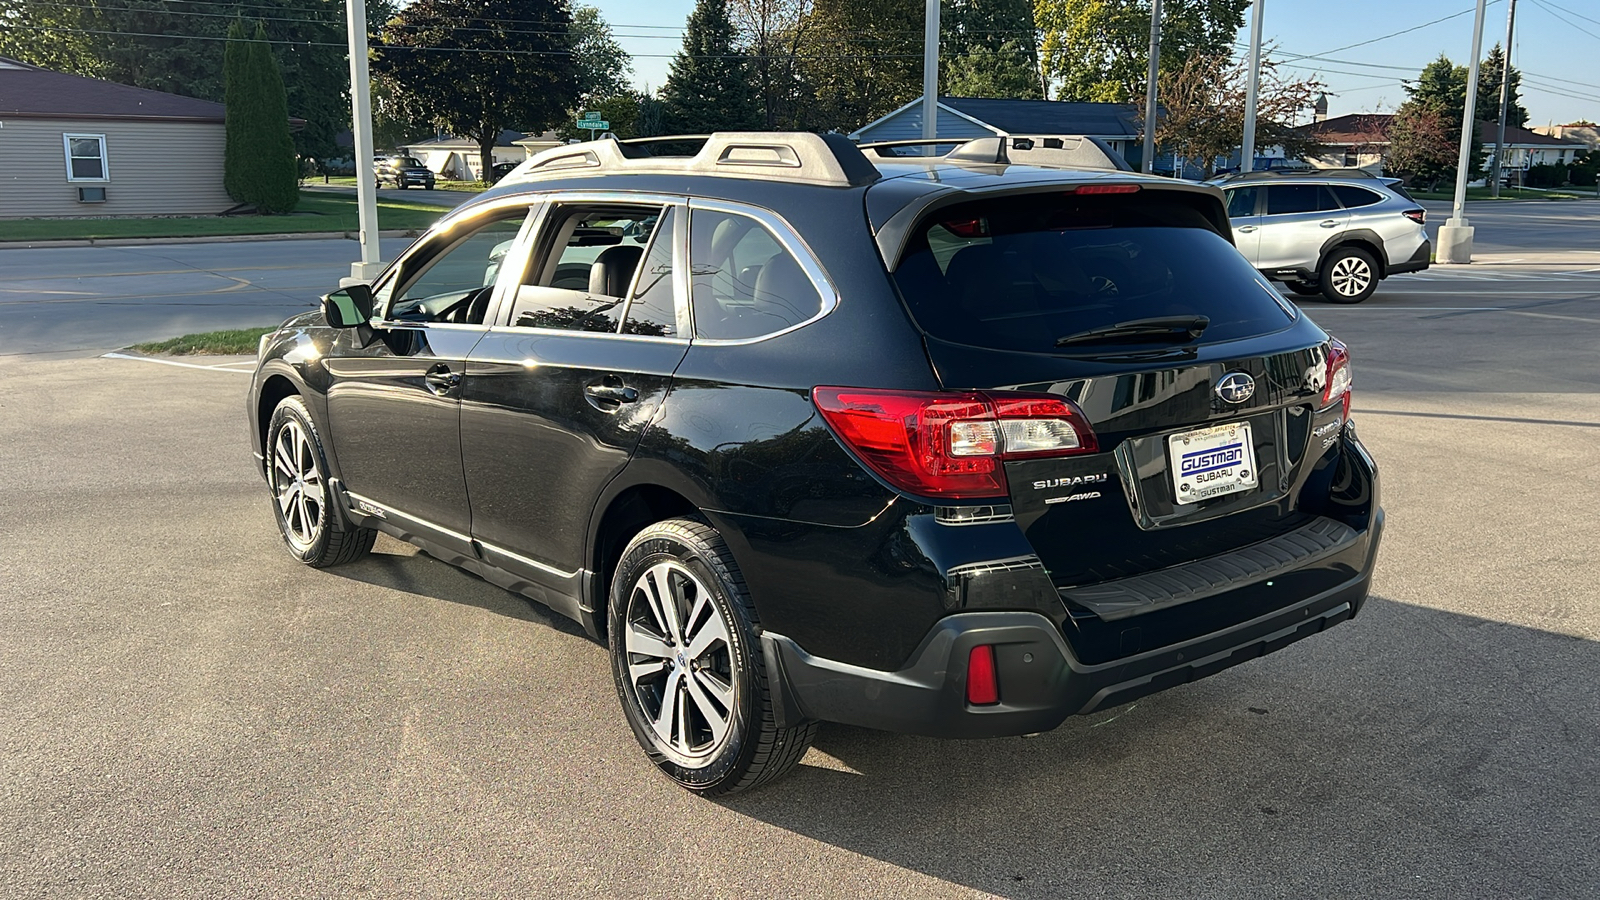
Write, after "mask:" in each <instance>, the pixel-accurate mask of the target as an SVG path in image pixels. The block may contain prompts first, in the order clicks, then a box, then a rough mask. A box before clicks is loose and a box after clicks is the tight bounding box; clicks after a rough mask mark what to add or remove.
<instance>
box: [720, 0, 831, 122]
mask: <svg viewBox="0 0 1600 900" xmlns="http://www.w3.org/2000/svg"><path fill="white" fill-rule="evenodd" d="M811 10H812V3H811V0H728V17H729V18H730V19H731V20H732V21H733V27H734V33H735V36H736V40H737V46H739V47H741V48H742V49H743V50H744V51H745V52H746V53H747V54H749V56H750V66H751V70H752V72H753V74H754V76H755V86H756V95H757V97H758V98H759V102H760V105H761V115H762V119H763V122H764V124H765V127H767V128H769V129H776V128H780V127H788V128H796V127H799V121H800V116H799V108H800V105H801V103H802V101H803V98H804V97H805V96H806V95H807V93H808V91H807V89H806V84H805V81H804V79H803V77H802V70H801V65H800V53H801V50H802V48H803V47H804V46H805V44H806V35H807V32H808V29H809V25H810V23H811Z"/></svg>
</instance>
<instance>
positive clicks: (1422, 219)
mask: <svg viewBox="0 0 1600 900" xmlns="http://www.w3.org/2000/svg"><path fill="white" fill-rule="evenodd" d="M1400 215H1402V216H1405V217H1406V218H1408V219H1410V220H1411V221H1413V222H1415V223H1417V224H1418V225H1426V224H1428V211H1427V210H1425V209H1408V210H1406V211H1404V212H1402V213H1400Z"/></svg>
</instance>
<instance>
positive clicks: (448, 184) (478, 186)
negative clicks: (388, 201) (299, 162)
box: [305, 175, 493, 193]
mask: <svg viewBox="0 0 1600 900" xmlns="http://www.w3.org/2000/svg"><path fill="white" fill-rule="evenodd" d="M323 183H324V182H323V180H322V178H321V177H320V176H317V175H313V176H311V177H310V178H307V179H306V180H305V184H310V185H317V184H323ZM326 183H327V184H330V185H337V186H340V187H355V186H356V177H355V176H354V175H329V176H328V180H327V182H326ZM437 184H438V188H439V189H440V190H446V191H474V192H477V193H482V192H483V191H486V190H488V189H489V188H491V187H493V185H489V184H484V183H483V182H481V181H451V180H450V179H448V178H443V177H441V178H439V179H438V182H437ZM383 188H384V190H394V185H392V184H386V185H384V186H383ZM407 190H419V191H420V190H424V189H423V188H407Z"/></svg>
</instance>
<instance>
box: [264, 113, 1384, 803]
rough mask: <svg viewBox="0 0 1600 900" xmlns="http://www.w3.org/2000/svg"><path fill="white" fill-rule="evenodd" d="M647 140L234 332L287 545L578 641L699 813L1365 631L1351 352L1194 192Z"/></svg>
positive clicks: (566, 165) (1076, 143)
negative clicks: (386, 547) (465, 590)
mask: <svg viewBox="0 0 1600 900" xmlns="http://www.w3.org/2000/svg"><path fill="white" fill-rule="evenodd" d="M675 140H676V141H677V142H678V143H680V144H683V143H689V144H690V146H691V150H690V152H688V154H687V155H679V156H674V155H668V154H651V153H650V152H648V150H649V149H650V148H653V149H656V150H658V151H659V150H660V148H661V144H660V143H659V142H657V143H654V144H641V143H630V142H620V141H616V140H614V139H610V140H599V141H593V142H588V143H582V144H575V145H568V146H563V147H559V148H555V149H552V150H549V151H546V152H545V153H543V154H540V155H539V156H537V157H534V158H533V159H532V160H530V161H529V162H528V163H527V164H525V167H524V168H522V169H520V170H519V171H518V172H517V173H516V174H513V175H510V176H508V177H506V178H505V179H503V180H502V181H501V183H500V184H499V185H498V186H496V187H494V188H491V189H490V190H488V191H486V192H484V194H483V195H481V196H480V197H478V198H476V199H474V200H472V201H470V202H468V203H467V204H464V205H463V206H461V207H460V208H458V209H456V210H453V211H451V212H449V213H447V214H446V215H445V216H444V217H443V218H442V219H441V220H440V221H439V222H438V223H437V224H436V225H435V226H434V227H433V228H431V229H430V230H429V231H428V232H427V233H426V234H424V235H423V236H422V237H420V238H419V239H417V241H416V242H415V243H413V244H412V245H411V247H409V248H408V249H407V250H406V251H404V252H403V253H402V254H401V255H400V257H399V258H398V259H397V260H396V261H395V262H394V263H392V264H391V265H390V266H389V267H388V268H387V269H386V270H385V271H384V273H383V274H382V275H380V276H379V277H378V278H377V280H376V281H375V282H373V284H372V285H371V286H370V287H369V286H367V285H354V286H351V287H347V288H344V289H341V290H338V291H334V292H333V293H330V294H328V295H327V296H326V297H325V298H324V299H323V304H322V307H321V309H320V310H318V311H314V312H307V313H305V314H302V315H299V316H296V317H294V318H292V319H290V320H288V321H286V322H285V323H283V325H282V326H280V327H279V328H278V329H277V330H276V331H275V332H273V333H272V334H270V335H268V336H266V337H264V338H263V339H262V342H261V349H260V352H259V354H258V362H257V368H256V371H255V373H254V376H253V378H252V380H251V386H250V390H249V395H248V398H247V400H246V404H245V413H246V416H247V420H248V424H249V432H250V435H251V441H252V443H253V445H254V450H255V455H256V459H257V464H258V467H259V471H260V474H261V475H262V476H263V477H264V479H265V480H266V483H267V487H268V489H269V493H270V496H271V503H272V509H273V512H274V515H275V517H276V522H277V526H278V528H279V530H280V532H281V535H282V538H283V541H284V544H285V546H286V547H287V548H288V550H289V552H290V553H291V554H292V555H293V557H294V558H295V559H297V560H300V561H301V562H303V563H305V564H307V565H310V566H314V567H322V566H333V565H342V564H348V563H354V562H355V561H356V560H358V559H360V558H361V557H362V556H363V555H364V554H366V553H367V552H368V551H369V550H370V549H371V548H372V546H373V541H374V538H375V536H376V534H377V533H378V532H380V531H381V532H385V533H387V534H390V535H392V536H394V537H396V538H399V539H401V540H405V541H409V542H411V543H413V544H416V545H417V546H419V547H422V548H423V549H424V550H426V551H427V553H428V554H429V555H431V556H434V557H436V558H438V559H440V560H444V561H446V562H449V563H452V564H454V565H457V566H460V567H462V568H464V569H466V570H468V571H471V572H474V573H476V574H478V575H479V576H481V577H482V578H484V579H486V580H488V581H490V582H492V583H495V584H498V585H501V586H503V587H505V588H507V589H509V590H512V591H516V592H518V593H521V594H522V595H524V596H526V597H528V598H531V599H532V600H535V601H537V602H539V603H542V604H545V605H546V606H548V607H550V608H551V609H553V610H555V611H556V612H559V613H561V614H563V615H565V616H568V617H571V618H572V619H574V620H575V621H577V622H578V623H580V625H581V626H582V628H583V629H584V631H585V632H586V633H587V634H589V635H590V636H592V637H594V638H595V639H597V640H601V641H604V642H605V643H606V644H607V646H608V649H609V654H610V661H611V668H612V675H613V681H614V684H615V688H616V694H617V697H618V700H619V702H620V705H621V707H622V714H623V716H624V718H625V719H626V721H627V723H628V725H629V727H630V728H631V729H632V731H633V733H634V735H635V737H636V738H637V739H638V742H639V744H640V746H641V747H642V748H643V750H644V753H645V755H646V756H647V757H648V759H650V760H651V762H653V763H654V764H655V765H656V766H657V767H658V768H659V769H660V770H661V771H662V772H663V773H665V774H666V775H667V776H669V777H670V778H672V779H673V780H675V781H676V782H677V783H678V784H680V785H682V786H683V787H685V788H688V789H690V790H692V791H696V792H699V793H703V794H707V795H712V794H725V793H731V792H735V791H742V790H747V789H750V788H753V787H756V786H758V785H761V784H763V783H766V782H768V781H770V780H771V779H773V778H776V777H778V776H779V775H781V774H782V773H783V772H784V771H786V770H788V769H789V768H791V767H792V766H794V765H795V764H796V763H797V762H798V760H799V759H800V757H801V756H802V755H804V753H805V752H806V748H807V746H808V745H809V744H810V742H811V740H812V737H813V735H814V734H815V731H816V729H817V727H818V723H819V722H842V723H846V724H850V725H857V726H864V727H870V728H878V729H885V730H890V731H899V732H907V733H913V734H923V735H933V736H939V737H946V738H980V737H996V736H1004V735H1021V734H1029V733H1033V732H1039V731H1044V730H1048V729H1051V728H1054V727H1056V726H1057V725H1059V724H1061V722H1062V721H1063V720H1064V719H1065V718H1066V717H1067V716H1070V715H1074V714H1082V713H1089V712H1094V711H1097V710H1103V709H1106V708H1108V707H1112V706H1116V705H1118V704H1122V703H1126V702H1128V701H1131V700H1133V699H1135V698H1138V697H1142V696H1145V695H1147V694H1150V693H1153V692H1155V691H1160V690H1164V689H1166V688H1169V687H1173V686H1176V685H1181V684H1184V683H1186V682H1189V681H1193V680H1195V679H1199V678H1203V677H1206V676H1208V675H1211V674H1213V673H1216V672H1218V671H1221V670H1223V669H1226V668H1229V667H1231V666H1234V665H1237V664H1240V663H1244V662H1247V661H1249V660H1252V659H1254V658H1256V657H1259V656H1261V655H1263V654H1266V653H1270V652H1273V651H1276V650H1278V649H1280V648H1282V647H1284V646H1287V645H1288V644H1290V643H1293V642H1295V641H1298V640H1301V639H1303V638H1307V637H1311V636H1313V635H1316V634H1318V633H1320V632H1321V631H1323V630H1325V629H1327V628H1329V627H1332V626H1334V625H1336V624H1339V623H1341V622H1343V621H1345V620H1346V619H1349V618H1351V617H1353V616H1355V615H1356V614H1357V613H1358V612H1359V611H1360V610H1361V608H1362V605H1363V603H1364V602H1365V600H1366V597H1367V591H1368V585H1369V583H1370V579H1371V577H1372V571H1373V566H1374V561H1375V558H1376V554H1377V549H1378V543H1379V539H1380V535H1381V531H1382V527H1383V510H1382V509H1381V507H1380V506H1379V485H1378V474H1377V467H1376V465H1375V463H1374V462H1373V460H1372V457H1371V456H1370V455H1369V454H1368V452H1367V450H1366V449H1365V447H1364V446H1363V445H1362V442H1361V440H1360V439H1359V438H1358V436H1357V434H1356V427H1355V424H1354V423H1353V422H1352V421H1351V419H1350V398H1351V395H1350V386H1351V371H1352V370H1351V363H1350V353H1349V351H1348V350H1347V348H1346V347H1345V346H1344V345H1343V344H1342V343H1340V342H1339V341H1338V340H1336V339H1334V338H1332V337H1331V336H1330V335H1328V334H1327V333H1326V332H1325V331H1323V330H1322V329H1321V328H1319V327H1318V326H1317V325H1316V324H1315V323H1314V322H1312V321H1311V319H1310V318H1308V317H1307V316H1306V315H1305V314H1304V313H1303V312H1302V311H1301V310H1300V309H1299V308H1297V307H1296V306H1295V305H1294V304H1293V303H1290V302H1289V301H1288V300H1287V299H1285V298H1284V297H1283V296H1282V295H1281V294H1279V293H1278V292H1277V291H1276V290H1275V289H1273V287H1272V285H1271V283H1270V282H1269V281H1267V279H1266V278H1264V277H1263V276H1262V275H1261V274H1260V273H1259V272H1257V271H1256V270H1255V269H1253V268H1251V266H1250V265H1249V264H1248V263H1246V262H1245V260H1244V259H1243V258H1242V257H1240V255H1239V254H1238V252H1237V251H1236V250H1235V249H1234V247H1233V245H1232V242H1231V234H1230V230H1229V227H1228V219H1227V215H1226V211H1225V209H1224V206H1223V202H1222V195H1221V193H1220V192H1219V191H1218V190H1217V189H1216V188H1213V187H1206V186H1202V185H1197V184H1192V183H1187V182H1179V181H1173V180H1171V179H1167V178H1157V177H1153V176H1144V175H1139V174H1136V173H1133V172H1129V171H1127V170H1126V163H1123V162H1122V161H1121V159H1120V157H1117V156H1116V155H1115V154H1114V153H1111V152H1110V151H1109V150H1108V149H1107V148H1106V147H1105V145H1104V144H1103V143H1100V142H1098V141H1096V140H1095V139H1092V138H1081V137H1072V136H1048V137H1041V138H1021V137H1010V138H1001V137H994V138H984V139H979V140H975V141H970V142H966V143H962V144H960V145H958V146H956V147H955V148H954V149H951V150H950V151H949V152H947V153H944V154H943V155H939V156H931V155H930V156H923V155H909V156H899V155H896V154H897V152H898V151H900V150H902V149H906V148H904V147H902V146H898V145H867V146H864V147H857V146H856V145H854V144H852V143H850V142H849V141H848V140H847V139H845V138H844V137H843V136H840V135H816V134H807V133H732V134H715V135H711V136H710V137H709V138H706V137H701V138H677V139H675ZM910 149H911V150H912V151H913V152H922V151H924V150H926V147H924V146H922V145H915V146H913V147H911V148H910ZM1257 677H1265V673H1258V676H1257ZM527 714H528V715H529V716H530V717H533V718H536V717H537V716H538V715H539V710H538V709H537V708H533V709H530V710H529V711H528V713H527ZM1286 714H1289V715H1292V714H1293V713H1292V712H1290V711H1286ZM1225 718H1226V717H1225V716H1222V715H1220V714H1219V716H1218V722H1219V723H1221V722H1222V721H1223V720H1224V719H1225Z"/></svg>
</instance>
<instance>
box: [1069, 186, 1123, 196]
mask: <svg viewBox="0 0 1600 900" xmlns="http://www.w3.org/2000/svg"><path fill="white" fill-rule="evenodd" d="M1068 190H1069V191H1070V192H1071V193H1074V194H1137V193H1139V186H1138V185H1137V184H1080V185H1078V186H1077V187H1075V188H1069V189H1068Z"/></svg>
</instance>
